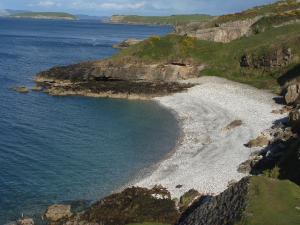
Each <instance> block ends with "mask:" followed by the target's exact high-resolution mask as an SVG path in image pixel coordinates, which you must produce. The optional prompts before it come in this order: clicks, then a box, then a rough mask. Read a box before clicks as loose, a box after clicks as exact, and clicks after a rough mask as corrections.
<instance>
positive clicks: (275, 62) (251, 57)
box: [240, 48, 293, 69]
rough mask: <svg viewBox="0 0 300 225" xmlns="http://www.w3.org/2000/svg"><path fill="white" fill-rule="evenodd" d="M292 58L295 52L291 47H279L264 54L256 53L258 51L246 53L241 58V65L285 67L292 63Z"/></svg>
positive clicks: (270, 67)
mask: <svg viewBox="0 0 300 225" xmlns="http://www.w3.org/2000/svg"><path fill="white" fill-rule="evenodd" d="M292 59H293V54H292V50H291V49H290V48H278V49H275V50H273V51H272V52H269V53H265V54H263V55H256V53H246V54H244V55H243V56H242V58H241V61H240V66H241V67H249V68H255V69H260V68H267V69H272V68H278V67H284V66H286V65H288V64H290V63H291V62H292Z"/></svg>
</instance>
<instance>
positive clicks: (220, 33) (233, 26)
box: [176, 17, 259, 43]
mask: <svg viewBox="0 0 300 225" xmlns="http://www.w3.org/2000/svg"><path fill="white" fill-rule="evenodd" d="M258 19H259V17H257V18H251V19H246V20H239V21H233V22H227V23H223V24H215V27H209V28H205V24H202V25H200V24H199V26H197V24H190V25H187V26H179V27H177V28H176V33H178V34H179V35H187V36H190V37H195V38H197V39H199V40H207V41H214V42H223V43H228V42H230V41H233V40H235V39H238V38H240V37H243V36H245V35H246V34H248V33H249V32H250V30H251V26H252V25H253V24H254V23H255V22H256V21H257V20H258Z"/></svg>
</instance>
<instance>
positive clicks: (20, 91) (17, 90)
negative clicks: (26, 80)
mask: <svg viewBox="0 0 300 225" xmlns="http://www.w3.org/2000/svg"><path fill="white" fill-rule="evenodd" d="M13 90H14V91H16V92H19V93H22V94H27V93H29V92H30V90H29V89H28V88H27V87H25V86H21V87H15V88H13Z"/></svg>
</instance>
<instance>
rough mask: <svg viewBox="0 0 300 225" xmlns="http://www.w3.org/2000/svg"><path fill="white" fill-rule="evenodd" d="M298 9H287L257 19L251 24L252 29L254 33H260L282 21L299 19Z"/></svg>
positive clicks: (299, 11)
mask: <svg viewBox="0 0 300 225" xmlns="http://www.w3.org/2000/svg"><path fill="white" fill-rule="evenodd" d="M299 20H300V10H294V11H289V12H285V13H280V14H276V15H272V16H266V17H263V18H261V19H260V20H259V21H257V22H256V23H255V24H254V25H253V26H252V30H253V32H254V33H256V34H257V33H262V32H265V31H266V30H269V29H271V28H273V27H276V26H280V25H282V24H284V23H288V22H293V21H299Z"/></svg>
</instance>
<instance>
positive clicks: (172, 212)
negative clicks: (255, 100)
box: [60, 186, 179, 225]
mask: <svg viewBox="0 0 300 225" xmlns="http://www.w3.org/2000/svg"><path fill="white" fill-rule="evenodd" d="M178 217H179V212H178V210H177V209H176V205H175V202H174V201H173V200H171V196H170V193H169V192H168V191H167V190H166V189H165V188H163V187H160V186H157V187H154V188H153V189H150V190H149V189H145V188H138V187H132V188H127V189H125V190H124V191H123V192H121V193H117V194H113V195H111V196H108V197H106V198H104V199H103V200H101V201H99V202H97V203H95V204H93V205H92V206H91V207H90V208H89V209H87V210H86V211H85V212H84V213H82V214H77V215H75V216H73V217H72V218H70V219H68V220H63V221H61V223H60V224H68V225H78V224H93V225H96V224H105V225H125V224H129V223H143V222H155V223H165V224H174V223H175V222H176V221H177V220H178Z"/></svg>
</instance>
